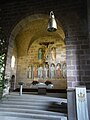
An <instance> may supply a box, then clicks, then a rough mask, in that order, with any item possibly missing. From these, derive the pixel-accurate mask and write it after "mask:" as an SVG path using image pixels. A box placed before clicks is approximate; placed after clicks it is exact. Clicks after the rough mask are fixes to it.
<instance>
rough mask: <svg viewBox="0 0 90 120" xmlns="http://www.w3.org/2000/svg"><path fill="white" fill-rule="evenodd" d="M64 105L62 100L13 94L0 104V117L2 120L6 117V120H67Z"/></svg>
mask: <svg viewBox="0 0 90 120" xmlns="http://www.w3.org/2000/svg"><path fill="white" fill-rule="evenodd" d="M62 103H64V104H62ZM66 103H67V100H66V99H62V98H54V97H48V96H42V95H27V94H23V95H22V96H19V95H18V94H17V93H14V94H10V95H7V97H5V98H3V99H2V101H1V102H0V117H1V118H2V120H4V118H5V119H6V117H8V120H9V119H10V120H11V119H12V120H16V119H18V120H24V118H25V120H28V119H30V120H67V106H66ZM1 118H0V119H1ZM15 118H16V119H15ZM6 120H7V119H6Z"/></svg>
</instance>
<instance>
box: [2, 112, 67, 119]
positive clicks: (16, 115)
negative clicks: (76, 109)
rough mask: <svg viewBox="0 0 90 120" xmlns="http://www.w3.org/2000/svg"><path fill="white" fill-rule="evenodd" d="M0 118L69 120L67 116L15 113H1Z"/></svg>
mask: <svg viewBox="0 0 90 120" xmlns="http://www.w3.org/2000/svg"><path fill="white" fill-rule="evenodd" d="M0 116H8V117H9V116H10V117H20V118H30V119H31V118H34V119H36V118H37V119H40V120H41V119H46V120H67V117H66V116H57V115H44V114H43V115H42V114H31V113H29V114H28V113H25V114H24V113H23V114H22V113H17V114H16V113H15V112H0Z"/></svg>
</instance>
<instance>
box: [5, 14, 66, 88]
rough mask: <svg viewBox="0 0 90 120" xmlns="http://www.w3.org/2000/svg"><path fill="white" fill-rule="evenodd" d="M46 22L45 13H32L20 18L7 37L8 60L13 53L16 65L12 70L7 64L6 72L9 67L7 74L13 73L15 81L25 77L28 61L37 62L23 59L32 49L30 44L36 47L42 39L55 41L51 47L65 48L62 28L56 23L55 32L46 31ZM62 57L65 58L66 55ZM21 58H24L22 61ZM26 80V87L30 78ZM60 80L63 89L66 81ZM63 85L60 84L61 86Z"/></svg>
mask: <svg viewBox="0 0 90 120" xmlns="http://www.w3.org/2000/svg"><path fill="white" fill-rule="evenodd" d="M47 23H48V17H47V16H46V15H41V14H39V15H32V16H28V17H27V18H25V19H23V20H21V21H20V22H19V23H18V24H17V25H16V26H15V28H14V29H13V31H12V32H11V35H10V39H9V49H8V60H9V61H11V56H12V55H13V54H14V55H15V57H16V67H15V70H14V71H12V70H11V66H10V64H7V65H6V73H7V72H8V69H9V70H10V71H11V72H10V73H9V75H10V76H11V74H15V75H16V79H17V82H18V81H21V80H22V81H23V80H26V79H27V75H26V74H27V72H26V71H27V68H28V66H29V62H30V63H32V64H36V63H37V61H36V62H35V63H33V62H31V61H29V60H30V59H31V58H29V59H24V57H25V58H28V54H29V52H31V51H32V50H30V47H31V46H32V44H33V45H34V46H32V48H33V47H34V48H36V47H37V46H39V45H40V44H39V43H40V42H42V40H43V42H50V41H51V42H54V43H55V44H53V45H52V46H53V47H54V46H55V45H56V46H58V47H57V48H59V47H60V46H62V48H60V49H63V48H65V49H66V47H65V41H64V40H65V34H64V32H63V30H62V27H61V25H58V30H57V31H56V32H53V33H51V32H48V31H47ZM36 44H37V45H36ZM35 46H36V47H35ZM39 47H40V46H39ZM64 53H65V51H64ZM61 56H63V54H61ZM34 57H35V56H34ZM64 57H65V58H66V56H64ZM64 57H62V58H64ZM22 59H24V61H23V60H22ZM58 59H61V58H60V57H58ZM58 59H57V63H58V62H60V60H58ZM32 61H34V59H32ZM20 62H21V63H20ZM61 62H62V61H61ZM64 62H65V60H63V62H62V64H63V63H64ZM26 63H27V64H26ZM20 64H22V65H23V64H25V66H23V67H24V68H21V67H19V66H20ZM7 68H8V69H7ZM22 69H24V71H23V72H22V73H20V74H19V75H20V76H19V75H18V73H19V72H20V71H22ZM26 81H27V82H26V84H25V86H26V87H27V86H28V83H30V80H29V79H27V80H26ZM24 82H25V81H24ZM62 82H63V85H64V89H65V88H66V87H67V85H66V82H67V81H62ZM57 84H58V83H57ZM59 85H60V84H59ZM63 85H61V87H62V86H63ZM62 88H63V87H62Z"/></svg>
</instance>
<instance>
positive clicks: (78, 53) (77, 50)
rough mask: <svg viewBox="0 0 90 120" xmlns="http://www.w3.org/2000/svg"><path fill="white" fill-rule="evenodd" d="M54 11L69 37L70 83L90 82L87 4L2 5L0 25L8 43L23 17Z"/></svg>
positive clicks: (51, 1)
mask: <svg viewBox="0 0 90 120" xmlns="http://www.w3.org/2000/svg"><path fill="white" fill-rule="evenodd" d="M51 10H53V11H54V12H55V16H57V19H58V21H59V22H60V23H61V24H62V28H63V30H64V32H65V35H66V38H65V40H66V52H67V58H66V61H67V83H68V87H74V86H75V85H77V84H79V83H80V82H84V83H89V81H90V75H89V72H90V58H89V56H90V52H89V39H88V36H87V33H88V31H87V30H88V29H87V9H86V2H85V0H82V1H81V0H76V1H75V0H73V1H72V0H68V1H67V0H65V1H63V0H62V1H55V0H43V1H42V0H39V1H34V0H33V1H32V0H30V1H29V0H25V1H24V0H22V1H18V2H17V1H16V2H10V3H6V4H2V5H1V21H0V25H1V26H2V27H3V29H4V31H5V33H6V35H7V38H8V39H7V40H9V37H10V34H11V32H12V30H13V28H14V27H15V26H16V24H17V23H18V22H20V21H21V20H22V19H23V18H24V17H27V16H30V15H32V14H39V13H40V14H49V12H50V11H51Z"/></svg>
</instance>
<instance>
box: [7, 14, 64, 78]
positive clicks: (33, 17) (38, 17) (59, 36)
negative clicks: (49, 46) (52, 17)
mask: <svg viewBox="0 0 90 120" xmlns="http://www.w3.org/2000/svg"><path fill="white" fill-rule="evenodd" d="M42 19H43V20H45V24H46V25H47V21H48V16H46V15H42V14H39V15H37V14H36V15H31V16H28V17H26V18H24V19H22V20H21V21H20V22H19V23H18V24H17V25H16V26H15V27H14V29H13V30H12V32H11V35H10V38H9V47H10V48H11V49H8V56H9V58H8V59H9V60H10V59H11V55H12V51H13V45H14V42H15V39H16V37H17V35H18V34H19V33H20V31H21V30H22V29H23V28H24V27H27V28H28V23H32V22H33V21H35V20H38V21H40V20H42ZM58 26H59V27H58V30H57V32H55V33H53V35H52V33H48V32H47V31H46V32H45V31H44V32H45V34H44V32H43V31H41V32H40V31H37V30H36V35H33V36H32V38H31V41H30V42H28V46H27V51H26V54H27V52H28V50H29V48H30V45H31V44H32V43H33V42H34V41H35V40H37V39H39V37H42V38H45V35H47V36H48V37H50V39H51V38H53V39H55V38H56V37H57V40H58V39H60V40H61V41H63V42H65V41H64V40H65V33H64V31H63V30H62V26H61V24H60V22H59V25H58ZM46 27H47V26H46ZM46 27H45V28H44V29H46ZM40 30H41V29H40ZM37 35H38V36H37ZM45 39H46V38H45ZM17 56H18V55H17ZM7 66H8V67H7V68H9V69H10V65H8V64H7ZM10 76H11V75H10Z"/></svg>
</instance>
